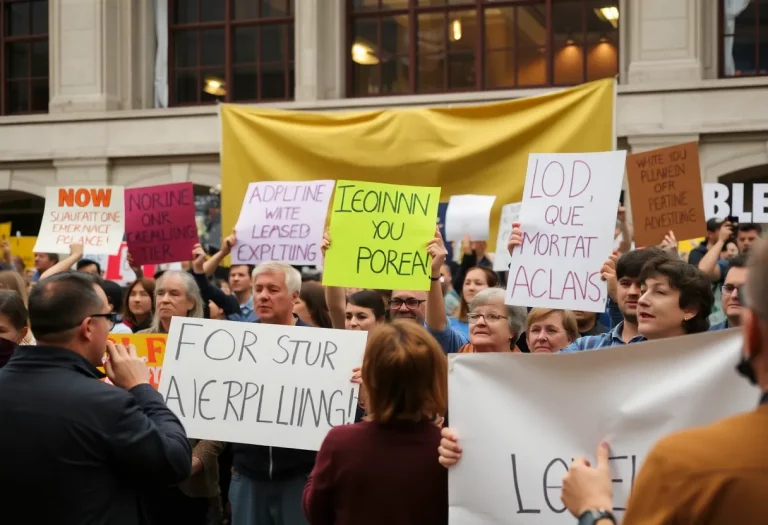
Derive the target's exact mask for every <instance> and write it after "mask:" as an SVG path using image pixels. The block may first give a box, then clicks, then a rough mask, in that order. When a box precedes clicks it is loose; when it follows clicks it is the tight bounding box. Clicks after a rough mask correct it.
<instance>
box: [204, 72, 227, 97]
mask: <svg viewBox="0 0 768 525" xmlns="http://www.w3.org/2000/svg"><path fill="white" fill-rule="evenodd" d="M225 86H226V84H225V83H224V81H223V80H221V79H220V78H217V77H205V85H204V86H203V91H205V92H206V93H208V94H209V95H213V96H214V97H223V96H224V95H226V94H227V90H226V88H225Z"/></svg>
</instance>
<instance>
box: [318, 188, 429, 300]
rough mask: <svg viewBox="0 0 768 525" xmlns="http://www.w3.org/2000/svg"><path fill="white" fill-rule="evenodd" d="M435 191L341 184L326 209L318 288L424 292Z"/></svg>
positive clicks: (427, 273) (427, 285)
mask: <svg viewBox="0 0 768 525" xmlns="http://www.w3.org/2000/svg"><path fill="white" fill-rule="evenodd" d="M439 200H440V188H423V187H419V186H397V185H394V184H378V183H375V182H355V181H346V180H340V181H339V182H338V183H337V184H336V193H335V195H334V199H333V206H332V207H331V230H330V231H331V247H330V249H329V250H328V252H327V253H326V256H325V266H324V267H323V284H324V285H326V286H343V287H350V288H374V289H386V290H429V286H430V284H431V282H430V280H429V278H430V277H431V276H432V274H431V270H430V262H429V256H428V255H427V243H428V242H429V240H430V239H431V238H432V237H433V236H434V234H435V224H436V222H437V204H438V201H439Z"/></svg>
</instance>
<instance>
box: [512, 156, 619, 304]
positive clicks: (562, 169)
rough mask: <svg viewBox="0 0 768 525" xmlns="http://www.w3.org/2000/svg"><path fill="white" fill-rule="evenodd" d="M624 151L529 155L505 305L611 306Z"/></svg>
mask: <svg viewBox="0 0 768 525" xmlns="http://www.w3.org/2000/svg"><path fill="white" fill-rule="evenodd" d="M625 158H626V152H625V151H608V152H603V153H558V154H531V156H530V157H529V160H528V172H527V174H526V177H525V190H524V193H523V202H522V208H521V210H520V222H521V225H522V231H523V239H522V244H521V245H520V246H517V247H516V248H515V250H514V254H513V257H512V265H511V266H510V270H509V280H508V282H507V300H506V303H507V304H511V305H517V306H534V307H536V306H544V307H550V308H565V309H569V310H584V311H587V312H603V311H605V302H606V299H607V289H606V284H605V282H603V281H602V280H601V279H600V268H601V267H602V265H603V262H605V259H606V258H607V257H608V256H609V255H610V253H611V251H612V249H613V242H614V237H613V234H614V227H615V224H616V212H617V210H618V207H619V193H620V191H621V181H622V176H623V173H624V161H625Z"/></svg>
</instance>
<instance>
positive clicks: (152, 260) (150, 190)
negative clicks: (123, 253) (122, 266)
mask: <svg viewBox="0 0 768 525" xmlns="http://www.w3.org/2000/svg"><path fill="white" fill-rule="evenodd" d="M125 217H126V232H125V234H126V235H125V239H126V241H127V242H128V250H129V251H130V252H131V255H132V256H133V260H134V261H135V262H136V264H158V263H167V262H178V261H188V260H190V259H191V258H192V249H193V248H194V246H195V244H197V242H198V236H197V223H196V222H195V195H194V191H193V188H192V183H191V182H181V183H178V184H162V185H160V186H149V187H143V188H129V189H127V190H125Z"/></svg>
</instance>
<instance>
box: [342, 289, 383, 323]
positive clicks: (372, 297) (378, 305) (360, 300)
mask: <svg viewBox="0 0 768 525" xmlns="http://www.w3.org/2000/svg"><path fill="white" fill-rule="evenodd" d="M349 302H350V303H351V304H353V305H355V306H359V307H360V308H368V309H369V310H371V312H373V317H374V318H375V319H376V320H377V321H384V320H386V318H387V307H386V305H385V304H384V299H383V298H382V297H381V294H380V293H379V292H377V291H375V290H360V291H359V292H355V293H353V294H352V295H350V296H349Z"/></svg>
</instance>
